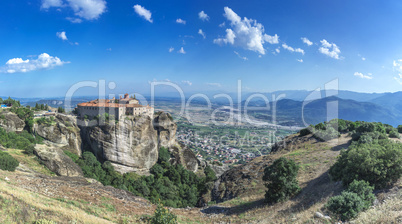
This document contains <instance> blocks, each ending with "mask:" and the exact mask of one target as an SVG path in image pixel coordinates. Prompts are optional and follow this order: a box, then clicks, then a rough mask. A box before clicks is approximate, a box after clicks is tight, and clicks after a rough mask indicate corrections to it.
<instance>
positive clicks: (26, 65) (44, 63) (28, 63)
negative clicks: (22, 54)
mask: <svg viewBox="0 0 402 224" xmlns="http://www.w3.org/2000/svg"><path fill="white" fill-rule="evenodd" d="M66 63H68V62H64V61H62V60H60V58H58V57H53V56H50V55H49V54H47V53H43V54H40V55H39V56H38V58H37V59H32V60H29V59H26V60H23V59H22V58H12V59H10V60H8V61H7V62H6V64H5V65H4V66H2V67H0V72H2V73H18V72H23V73H25V72H30V71H35V70H42V69H52V68H54V67H56V66H62V65H63V64H66Z"/></svg>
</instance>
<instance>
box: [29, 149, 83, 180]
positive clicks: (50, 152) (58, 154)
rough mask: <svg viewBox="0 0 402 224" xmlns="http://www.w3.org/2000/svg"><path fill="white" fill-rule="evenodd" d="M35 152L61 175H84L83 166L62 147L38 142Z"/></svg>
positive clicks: (44, 162) (43, 161)
mask: <svg viewBox="0 0 402 224" xmlns="http://www.w3.org/2000/svg"><path fill="white" fill-rule="evenodd" d="M34 150H35V154H36V155H37V156H38V158H39V159H40V160H41V161H42V163H43V164H44V165H45V166H46V167H47V168H49V170H51V171H53V172H55V173H56V174H57V175H59V176H67V177H83V176H84V175H83V173H82V170H81V168H80V167H79V166H78V165H77V164H76V163H74V161H73V160H72V159H71V158H70V157H68V156H67V155H66V154H65V153H64V152H63V150H62V149H60V148H58V147H56V146H54V145H52V143H49V144H37V145H36V146H35V149H34Z"/></svg>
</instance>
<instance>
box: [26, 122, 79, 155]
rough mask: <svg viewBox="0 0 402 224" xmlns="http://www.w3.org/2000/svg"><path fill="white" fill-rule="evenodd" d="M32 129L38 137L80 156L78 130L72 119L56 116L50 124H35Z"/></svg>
mask: <svg viewBox="0 0 402 224" xmlns="http://www.w3.org/2000/svg"><path fill="white" fill-rule="evenodd" d="M33 129H34V132H36V133H37V134H38V135H40V136H41V137H43V138H44V139H46V140H48V141H50V142H53V143H56V144H58V146H59V147H60V148H62V149H63V150H69V151H71V152H73V153H75V154H77V155H79V156H81V143H82V141H81V135H80V129H79V128H78V126H77V124H76V122H75V120H74V119H73V118H71V117H69V116H65V115H62V114H57V115H56V116H55V119H54V122H52V123H51V124H35V125H34V128H33Z"/></svg>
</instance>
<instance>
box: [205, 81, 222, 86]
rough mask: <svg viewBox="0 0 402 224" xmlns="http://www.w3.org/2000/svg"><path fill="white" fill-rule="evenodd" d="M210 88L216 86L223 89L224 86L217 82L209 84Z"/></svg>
mask: <svg viewBox="0 0 402 224" xmlns="http://www.w3.org/2000/svg"><path fill="white" fill-rule="evenodd" d="M207 85H208V86H215V87H222V85H221V84H220V83H217V82H209V83H207Z"/></svg>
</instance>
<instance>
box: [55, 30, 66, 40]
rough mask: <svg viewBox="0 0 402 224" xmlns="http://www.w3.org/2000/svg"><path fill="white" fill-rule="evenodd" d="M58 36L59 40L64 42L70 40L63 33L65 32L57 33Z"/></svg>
mask: <svg viewBox="0 0 402 224" xmlns="http://www.w3.org/2000/svg"><path fill="white" fill-rule="evenodd" d="M56 36H57V37H58V38H60V39H62V40H68V39H67V36H66V32H65V31H63V32H57V33H56Z"/></svg>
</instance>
